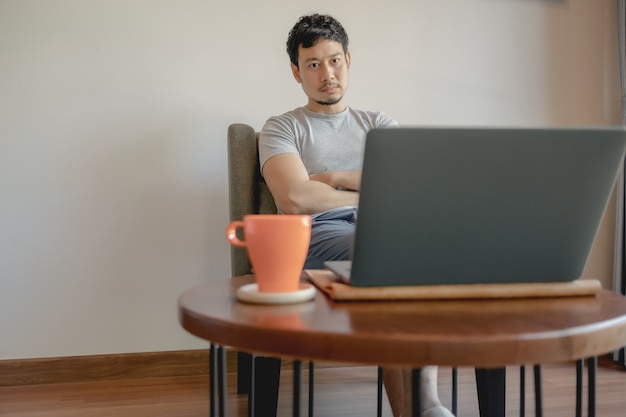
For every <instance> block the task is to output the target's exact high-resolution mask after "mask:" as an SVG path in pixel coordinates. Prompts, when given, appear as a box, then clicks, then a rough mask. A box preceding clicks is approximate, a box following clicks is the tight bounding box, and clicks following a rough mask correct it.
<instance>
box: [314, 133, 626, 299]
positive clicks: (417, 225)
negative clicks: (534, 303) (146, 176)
mask: <svg viewBox="0 0 626 417" xmlns="http://www.w3.org/2000/svg"><path fill="white" fill-rule="evenodd" d="M625 151H626V131H625V130H624V129H622V128H620V127H615V128H613V127H607V128H571V129H569V128H527V129H525V128H521V129H509V128H430V127H400V128H386V129H374V130H372V131H370V132H369V134H368V135H367V139H366V143H365V153H364V160H363V172H362V180H361V181H362V182H361V191H360V201H359V213H358V219H357V224H356V232H355V235H354V245H353V248H352V258H351V259H352V261H334V262H327V263H326V267H327V268H330V269H332V270H333V271H334V272H335V273H336V274H337V275H340V276H342V277H343V278H344V279H346V280H349V283H350V284H351V285H352V286H355V287H370V286H401V285H440V284H483V283H520V282H532V283H536V282H567V281H573V280H575V279H577V278H579V277H580V276H581V275H582V273H583V269H584V267H585V264H586V262H587V259H588V257H589V254H590V252H591V248H592V245H593V242H594V239H595V236H596V233H597V231H598V228H599V225H600V222H601V220H602V216H603V214H604V211H605V209H606V206H607V204H608V201H609V199H610V197H611V193H612V191H613V189H614V185H615V180H616V178H617V174H618V172H619V171H620V168H621V165H622V163H623V161H624V154H625Z"/></svg>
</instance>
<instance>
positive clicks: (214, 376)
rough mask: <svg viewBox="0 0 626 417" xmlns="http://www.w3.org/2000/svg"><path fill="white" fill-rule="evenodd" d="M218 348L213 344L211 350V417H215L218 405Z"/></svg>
mask: <svg viewBox="0 0 626 417" xmlns="http://www.w3.org/2000/svg"><path fill="white" fill-rule="evenodd" d="M216 386H217V347H216V346H215V345H214V344H213V343H211V345H210V348H209V416H210V417H215V412H216V410H215V405H216V404H217V393H216V391H215V387H216Z"/></svg>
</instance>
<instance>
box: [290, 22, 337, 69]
mask: <svg viewBox="0 0 626 417" xmlns="http://www.w3.org/2000/svg"><path fill="white" fill-rule="evenodd" d="M321 39H328V40H331V41H335V42H340V43H341V46H343V53H344V54H345V53H347V52H348V34H347V33H346V31H345V29H344V28H343V26H342V25H341V23H339V21H338V20H337V19H335V18H334V17H332V16H329V15H321V14H317V13H314V14H311V15H307V16H302V17H301V18H300V19H298V22H296V24H295V25H294V26H293V28H292V29H291V31H290V32H289V36H288V38H287V53H288V54H289V59H290V60H291V63H292V64H294V65H295V66H296V67H297V66H298V47H299V46H300V45H302V47H303V48H310V47H312V46H313V45H315V44H316V43H317V42H319V41H320V40H321Z"/></svg>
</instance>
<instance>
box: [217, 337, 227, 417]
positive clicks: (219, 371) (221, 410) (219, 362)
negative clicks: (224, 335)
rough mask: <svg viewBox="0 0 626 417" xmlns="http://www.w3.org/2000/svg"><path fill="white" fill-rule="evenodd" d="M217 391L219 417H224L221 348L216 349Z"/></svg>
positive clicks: (223, 365)
mask: <svg viewBox="0 0 626 417" xmlns="http://www.w3.org/2000/svg"><path fill="white" fill-rule="evenodd" d="M217 374H218V383H217V391H218V393H219V397H220V399H219V416H220V417H226V351H225V350H224V348H223V347H222V346H220V347H219V348H218V349H217Z"/></svg>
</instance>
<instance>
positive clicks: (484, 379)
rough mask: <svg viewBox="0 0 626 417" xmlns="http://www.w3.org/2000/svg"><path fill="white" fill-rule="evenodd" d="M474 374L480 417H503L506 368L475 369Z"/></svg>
mask: <svg viewBox="0 0 626 417" xmlns="http://www.w3.org/2000/svg"><path fill="white" fill-rule="evenodd" d="M475 374H476V391H477V393H478V408H479V410H480V417H504V415H505V408H506V407H505V402H506V401H505V399H506V398H505V397H506V368H495V369H476V370H475Z"/></svg>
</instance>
